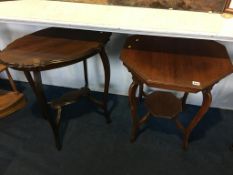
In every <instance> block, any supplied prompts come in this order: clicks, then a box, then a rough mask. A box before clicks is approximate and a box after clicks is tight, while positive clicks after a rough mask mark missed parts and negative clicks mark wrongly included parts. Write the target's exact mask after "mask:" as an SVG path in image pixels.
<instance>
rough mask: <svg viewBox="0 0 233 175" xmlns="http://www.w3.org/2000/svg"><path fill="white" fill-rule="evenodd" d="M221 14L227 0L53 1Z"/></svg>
mask: <svg viewBox="0 0 233 175" xmlns="http://www.w3.org/2000/svg"><path fill="white" fill-rule="evenodd" d="M55 1H67V2H81V3H91V4H105V5H123V6H133V7H150V8H162V9H175V10H189V11H203V12H209V11H212V12H217V13H222V12H223V10H224V6H225V3H226V1H227V0H55Z"/></svg>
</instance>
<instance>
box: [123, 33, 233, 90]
mask: <svg viewBox="0 0 233 175" xmlns="http://www.w3.org/2000/svg"><path fill="white" fill-rule="evenodd" d="M152 43H153V44H152ZM121 58H122V61H123V63H124V65H125V66H126V67H128V68H129V69H130V71H131V72H132V73H133V74H134V75H136V76H137V77H138V78H139V79H140V80H142V81H143V82H144V83H145V84H147V85H148V86H155V87H159V88H165V89H171V90H178V91H184V92H193V93H196V92H199V91H201V90H203V89H205V88H208V87H209V86H210V85H212V84H214V83H217V82H218V81H219V80H221V79H222V78H223V77H225V76H226V75H229V74H230V73H232V64H231V61H230V59H229V56H228V53H227V51H226V49H225V47H224V46H223V45H221V44H219V43H217V42H214V41H201V40H192V39H177V38H163V37H149V36H148V37H143V36H133V37H130V38H129V39H128V40H127V41H126V43H125V45H124V49H123V50H122V53H121ZM142 70H143V71H142ZM187 72H188V73H187ZM196 83H197V84H196ZM199 83H200V85H199Z"/></svg>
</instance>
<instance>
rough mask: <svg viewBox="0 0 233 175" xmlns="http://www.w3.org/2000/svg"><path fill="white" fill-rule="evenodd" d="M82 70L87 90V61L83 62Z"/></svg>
mask: <svg viewBox="0 0 233 175" xmlns="http://www.w3.org/2000/svg"><path fill="white" fill-rule="evenodd" d="M83 70H84V78H85V87H86V88H88V73H87V60H83Z"/></svg>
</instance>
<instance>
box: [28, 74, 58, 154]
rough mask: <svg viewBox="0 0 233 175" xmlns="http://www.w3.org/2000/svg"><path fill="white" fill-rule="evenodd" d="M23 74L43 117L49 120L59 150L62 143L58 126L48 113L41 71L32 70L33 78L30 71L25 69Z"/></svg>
mask: <svg viewBox="0 0 233 175" xmlns="http://www.w3.org/2000/svg"><path fill="white" fill-rule="evenodd" d="M24 74H25V76H26V78H27V80H28V82H29V84H30V85H31V87H32V89H33V91H34V93H35V95H36V97H37V101H38V103H39V106H40V108H41V112H42V114H43V116H44V118H45V119H47V120H48V121H49V124H50V126H51V127H52V130H53V133H54V137H55V142H56V147H57V149H58V150H60V149H61V147H62V145H61V142H60V135H59V126H58V125H57V124H55V123H54V121H53V119H52V117H51V116H50V114H49V106H48V104H47V99H46V97H45V94H44V91H43V87H42V86H43V85H42V80H41V73H40V71H33V76H34V80H33V78H32V76H31V74H30V72H28V71H25V72H24Z"/></svg>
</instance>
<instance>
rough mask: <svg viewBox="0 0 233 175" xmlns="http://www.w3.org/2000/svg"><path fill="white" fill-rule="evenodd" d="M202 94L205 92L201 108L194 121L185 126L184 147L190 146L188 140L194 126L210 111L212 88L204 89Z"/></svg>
mask: <svg viewBox="0 0 233 175" xmlns="http://www.w3.org/2000/svg"><path fill="white" fill-rule="evenodd" d="M202 94H203V102H202V105H201V108H200V109H199V111H198V112H197V114H196V115H195V117H194V118H193V119H192V121H191V122H190V123H189V125H188V127H187V128H185V130H184V140H183V148H184V149H187V148H188V140H189V136H190V134H191V132H192V130H193V128H195V126H196V125H197V124H198V123H199V121H200V120H201V119H202V118H203V116H204V115H205V113H206V112H207V111H208V109H209V107H210V104H211V101H212V95H211V88H208V89H205V90H204V91H202Z"/></svg>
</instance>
